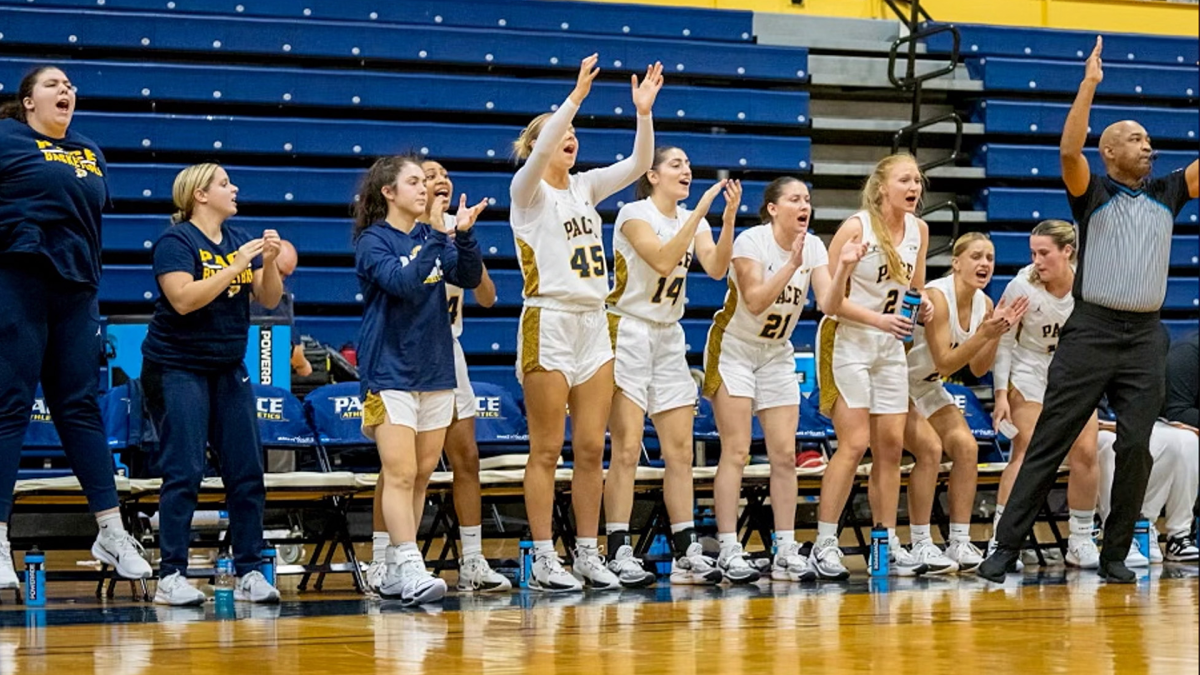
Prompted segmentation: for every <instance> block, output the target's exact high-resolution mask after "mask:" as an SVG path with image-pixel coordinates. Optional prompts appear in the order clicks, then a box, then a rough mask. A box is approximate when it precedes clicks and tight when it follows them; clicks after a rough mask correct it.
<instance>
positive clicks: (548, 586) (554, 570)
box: [529, 553, 583, 593]
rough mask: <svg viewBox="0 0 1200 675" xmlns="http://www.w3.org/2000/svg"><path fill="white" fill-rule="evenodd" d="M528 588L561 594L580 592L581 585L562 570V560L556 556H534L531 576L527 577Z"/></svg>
mask: <svg viewBox="0 0 1200 675" xmlns="http://www.w3.org/2000/svg"><path fill="white" fill-rule="evenodd" d="M529 587H530V588H532V589H533V590H535V591H545V592H547V593H563V592H567V591H582V590H583V584H581V583H579V580H578V579H576V578H575V576H574V575H572V574H571V573H570V572H568V571H567V570H565V569H563V566H562V560H560V559H559V558H558V556H557V555H555V554H553V553H551V554H549V555H539V554H536V553H535V554H534V556H533V574H532V575H530V577H529Z"/></svg>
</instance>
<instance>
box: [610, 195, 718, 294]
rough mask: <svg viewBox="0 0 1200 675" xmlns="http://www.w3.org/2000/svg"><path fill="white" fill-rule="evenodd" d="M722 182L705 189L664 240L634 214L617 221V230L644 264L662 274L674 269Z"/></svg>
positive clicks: (694, 235)
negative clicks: (691, 208)
mask: <svg viewBox="0 0 1200 675" xmlns="http://www.w3.org/2000/svg"><path fill="white" fill-rule="evenodd" d="M724 184H725V181H720V182H718V183H717V184H716V185H713V186H712V187H710V188H709V189H708V190H706V191H705V192H704V195H703V196H702V197H700V203H699V204H697V205H696V210H695V211H692V213H691V215H689V216H688V219H687V221H686V222H684V224H683V227H681V228H679V231H678V232H676V233H675V236H673V237H671V238H670V239H668V240H667V241H665V242H664V241H662V240H660V239H659V238H658V235H656V234H654V228H653V227H652V226H651V225H650V223H648V222H646V221H644V220H640V219H637V218H631V219H629V220H627V221H625V222H623V223H621V226H620V227H621V232H623V233H624V234H625V237H626V238H627V239H629V243H630V244H631V245H632V246H633V250H635V251H637V254H638V255H639V256H641V258H642V260H645V261H646V264H648V265H650V268H651V269H653V270H654V271H655V272H656V273H658V275H659V276H663V277H665V276H667V275H668V274H670V273H671V271H672V270H674V269H675V267H676V266H677V265H678V264H679V261H680V259H682V258H683V255H684V254H685V253H687V250H688V247H689V246H690V245H691V243H692V241H694V240H695V238H696V228H697V227H699V225H700V221H701V220H702V219H703V218H704V215H705V214H706V213H708V209H709V207H711V206H712V203H713V200H714V199H716V197H717V193H718V192H720V191H721V188H722V187H724Z"/></svg>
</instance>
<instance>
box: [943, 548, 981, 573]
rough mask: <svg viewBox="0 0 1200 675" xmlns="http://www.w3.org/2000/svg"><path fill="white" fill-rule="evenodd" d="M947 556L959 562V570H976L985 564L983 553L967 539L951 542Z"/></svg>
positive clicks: (947, 549)
mask: <svg viewBox="0 0 1200 675" xmlns="http://www.w3.org/2000/svg"><path fill="white" fill-rule="evenodd" d="M946 557H947V558H949V559H951V560H953V561H954V562H955V563H957V564H958V571H959V572H974V571H975V570H977V569H979V566H980V565H982V564H983V553H982V552H981V551H980V550H979V549H978V548H976V547H975V544H972V543H971V542H969V541H967V540H959V541H952V542H950V545H949V546H947V547H946Z"/></svg>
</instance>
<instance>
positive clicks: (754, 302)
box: [704, 176, 844, 583]
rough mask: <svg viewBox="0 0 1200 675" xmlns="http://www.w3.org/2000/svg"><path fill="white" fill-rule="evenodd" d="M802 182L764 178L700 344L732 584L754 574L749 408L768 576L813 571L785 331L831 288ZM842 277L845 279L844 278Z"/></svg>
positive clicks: (802, 575) (726, 569)
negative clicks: (761, 482) (760, 467)
mask: <svg viewBox="0 0 1200 675" xmlns="http://www.w3.org/2000/svg"><path fill="white" fill-rule="evenodd" d="M811 215H812V201H811V197H810V195H809V192H808V186H807V185H805V184H804V182H803V181H801V180H800V179H798V178H793V177H790V176H787V177H783V178H777V179H775V180H774V181H772V182H771V183H770V184H769V185H768V186H767V189H766V190H765V191H764V193H763V203H762V207H761V208H760V209H759V216H760V217H761V218H762V220H763V223H762V224H761V225H758V226H756V227H752V228H750V229H748V230H746V231H745V232H743V233H742V234H740V235H738V238H737V240H736V241H734V243H733V265H732V267H731V268H730V273H729V291H728V292H727V293H726V294H725V306H724V307H722V308H721V310H720V311H718V312H717V314H716V316H714V317H713V326H712V328H711V329H709V332H708V344H707V346H706V347H705V350H704V395H705V396H707V397H709V398H711V399H712V402H713V415H714V416H715V417H716V422H717V430H718V431H719V432H720V436H721V461H720V464H719V465H718V467H717V477H716V482H715V485H714V502H715V511H716V515H717V538H718V540H719V541H720V544H721V551H720V555H719V556H718V558H717V567H718V568H720V570H721V571H722V573H723V574H724V576H725V578H726V579H728V580H729V581H731V582H733V583H751V582H754V581H757V580H758V576H759V574H758V571H757V570H756V569H755V568H754V567H752V566H751V565H750V564H749V563H748V562H747V561H746V556H745V553H744V552H743V551H742V546H741V543H739V541H738V537H737V520H738V513H737V509H738V502H739V500H740V499H741V491H742V471H743V469H744V467H745V465H746V461H747V458H748V457H749V455H750V430H751V416H752V415H757V416H758V421H759V422H760V423H761V424H762V428H763V432H764V434H765V436H766V444H767V454H768V455H769V457H770V462H771V508H772V510H773V512H774V515H775V537H776V544H777V549H776V553H775V560H774V562H773V564H772V567H771V578H772V579H776V580H780V581H800V580H804V579H811V578H812V576H813V572H812V570H811V569H810V568H809V564H808V561H807V560H806V559H805V557H804V556H803V555H801V554H800V547H799V545H798V544H797V542H796V537H795V527H796V426H797V424H798V422H799V415H800V408H799V406H800V388H799V385H797V383H796V362H795V357H794V352H795V350H794V348H793V347H792V344H791V335H792V331H793V330H795V328H796V324H797V323H798V322H799V320H800V313H801V312H802V311H803V310H804V305H805V303H806V302H807V300H808V287H809V284H810V283H811V284H812V287H813V289H814V291H815V293H816V296H817V297H818V298H822V297H825V295H826V294H827V293H828V292H829V288H830V286H831V281H830V277H829V267H828V265H829V258H828V256H827V254H826V251H825V245H824V243H822V242H821V239H820V237H817V236H815V235H811V236H810V235H809V233H808V224H809V218H810V217H811ZM843 283H844V280H843Z"/></svg>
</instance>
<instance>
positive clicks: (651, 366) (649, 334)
mask: <svg viewBox="0 0 1200 675" xmlns="http://www.w3.org/2000/svg"><path fill="white" fill-rule="evenodd" d="M608 327H609V334H610V335H611V336H612V342H613V351H615V352H616V355H617V360H616V363H614V364H613V373H614V376H615V379H616V382H617V387H618V388H619V389H620V390H621V392H622V393H623V394H625V396H626V397H627V398H628V399H629V400H630V401H633V402H634V403H636V404H637V405H638V407H639V408H641V409H642V410H644V411H646V414H647V415H651V416H653V415H657V414H658V413H660V412H663V411H665V410H674V409H675V408H683V407H691V406H694V405H695V404H696V381H695V380H693V379H692V373H691V370H689V369H688V363H687V343H686V342H685V340H684V336H683V326H680V325H679V324H678V323H653V322H650V321H643V320H641V319H637V318H634V317H630V316H618V315H616V314H611V313H610V314H609V315H608Z"/></svg>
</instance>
